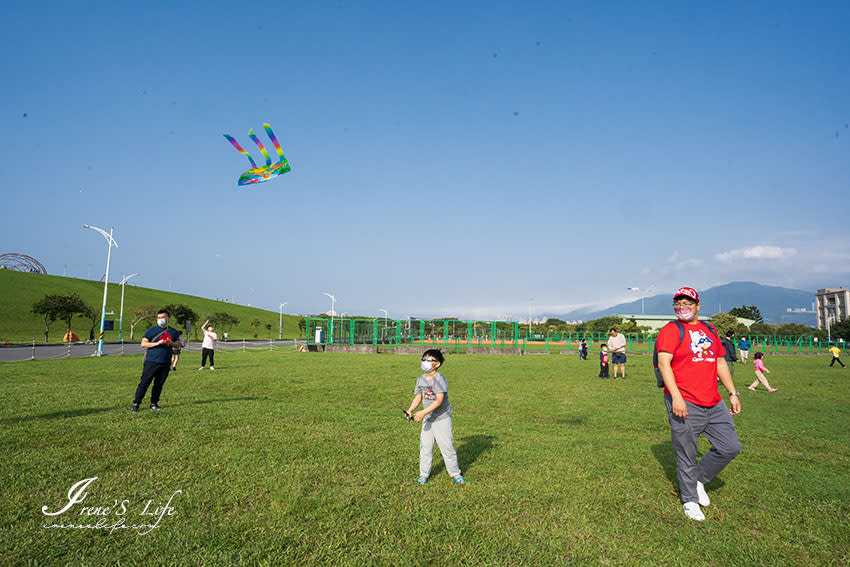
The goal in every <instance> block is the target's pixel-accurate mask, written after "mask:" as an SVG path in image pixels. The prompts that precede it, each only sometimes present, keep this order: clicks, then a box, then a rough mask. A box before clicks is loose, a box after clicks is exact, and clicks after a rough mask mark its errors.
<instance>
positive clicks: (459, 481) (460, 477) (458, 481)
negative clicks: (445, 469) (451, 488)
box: [455, 475, 466, 484]
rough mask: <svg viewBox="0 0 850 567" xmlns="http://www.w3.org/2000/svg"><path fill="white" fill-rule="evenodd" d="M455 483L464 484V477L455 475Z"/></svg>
mask: <svg viewBox="0 0 850 567" xmlns="http://www.w3.org/2000/svg"><path fill="white" fill-rule="evenodd" d="M455 484H466V479H465V478H463V477H462V476H460V475H458V476H456V477H455Z"/></svg>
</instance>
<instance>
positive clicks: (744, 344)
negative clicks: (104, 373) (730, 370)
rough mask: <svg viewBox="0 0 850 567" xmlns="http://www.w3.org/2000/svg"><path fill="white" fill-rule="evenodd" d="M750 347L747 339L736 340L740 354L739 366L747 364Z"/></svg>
mask: <svg viewBox="0 0 850 567" xmlns="http://www.w3.org/2000/svg"><path fill="white" fill-rule="evenodd" d="M751 346H753V344H752V343H751V342H750V339H748V338H747V337H741V338H740V339H738V350H739V351H740V352H741V364H746V363H747V359H748V358H749V357H750V347H751Z"/></svg>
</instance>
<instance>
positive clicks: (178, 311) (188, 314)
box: [163, 303, 198, 329]
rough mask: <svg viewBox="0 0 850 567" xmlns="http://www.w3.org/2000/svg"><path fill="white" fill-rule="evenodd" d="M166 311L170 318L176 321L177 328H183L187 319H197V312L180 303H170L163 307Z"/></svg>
mask: <svg viewBox="0 0 850 567" xmlns="http://www.w3.org/2000/svg"><path fill="white" fill-rule="evenodd" d="M163 309H165V310H166V311H168V313H169V316H170V317H171V320H172V321H174V322H175V323H176V326H177V328H178V329H185V328H186V323H187V322H188V321H195V322H197V321H198V314H197V313H195V310H194V309H192V308H191V307H189V306H188V305H183V304H182V303H170V304H168V305H166V306H165V307H163Z"/></svg>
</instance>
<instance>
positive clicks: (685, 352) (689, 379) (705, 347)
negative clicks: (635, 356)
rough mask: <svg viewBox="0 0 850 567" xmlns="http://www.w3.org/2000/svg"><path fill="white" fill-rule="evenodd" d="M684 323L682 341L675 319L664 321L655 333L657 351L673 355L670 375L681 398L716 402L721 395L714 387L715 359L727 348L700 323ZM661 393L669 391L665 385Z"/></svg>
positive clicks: (711, 404) (696, 401)
mask: <svg viewBox="0 0 850 567" xmlns="http://www.w3.org/2000/svg"><path fill="white" fill-rule="evenodd" d="M683 325H684V326H685V336H684V337H683V338H682V341H681V343H680V342H679V327H678V326H677V325H676V323H675V322H672V321H671V322H670V323H667V324H666V325H664V327H663V328H662V329H661V332H660V333H658V352H666V353H669V354H672V355H673V362H672V364H671V366H672V367H673V376H674V377H675V378H676V386H677V387H678V388H679V392H680V393H681V394H682V397H683V398H684V399H686V400H687V401H689V402H691V403H693V404H697V405H698V406H705V407H711V406H715V405H717V404H718V403H719V402H720V400H722V399H723V398H721V397H720V392H718V391H717V359H718V358H721V357H723V355H725V354H726V351H725V350H724V349H723V345H721V344H720V339H718V338H717V337H716V336H715V335H714V333H712V332H711V331H710V330H709V329H708V327H706V326H705V325H703V324H702V323H699V322H696V323H683ZM664 393H665V394H667V395H668V396H669V395H670V392H669V391H668V390H667V388H666V387H665V388H664Z"/></svg>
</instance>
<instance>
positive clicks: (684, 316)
mask: <svg viewBox="0 0 850 567" xmlns="http://www.w3.org/2000/svg"><path fill="white" fill-rule="evenodd" d="M674 311H675V312H676V318H677V319H679V320H680V321H690V320H692V319H693V318H694V310H693V309H691V308H690V307H677V308H676V309H675V310H674Z"/></svg>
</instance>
